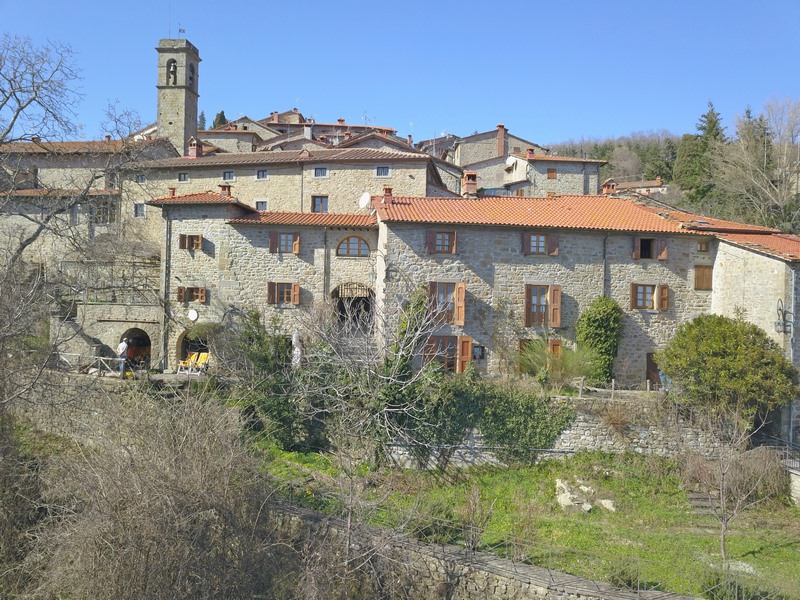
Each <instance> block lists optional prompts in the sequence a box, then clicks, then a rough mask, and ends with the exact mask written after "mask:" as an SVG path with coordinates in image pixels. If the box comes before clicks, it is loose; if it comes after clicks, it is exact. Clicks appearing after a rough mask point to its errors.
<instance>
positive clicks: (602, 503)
mask: <svg viewBox="0 0 800 600" xmlns="http://www.w3.org/2000/svg"><path fill="white" fill-rule="evenodd" d="M596 504H597V505H598V506H599V507H601V508H605V509H606V510H607V511H609V512H617V508H616V507H615V506H614V501H613V500H605V499H604V500H598V501H597V502H596Z"/></svg>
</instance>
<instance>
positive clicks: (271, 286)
mask: <svg viewBox="0 0 800 600" xmlns="http://www.w3.org/2000/svg"><path fill="white" fill-rule="evenodd" d="M277 296H278V286H277V285H276V283H275V282H274V281H270V282H269V283H267V304H277V303H278V300H277Z"/></svg>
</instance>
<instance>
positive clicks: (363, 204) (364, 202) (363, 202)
mask: <svg viewBox="0 0 800 600" xmlns="http://www.w3.org/2000/svg"><path fill="white" fill-rule="evenodd" d="M370 200H372V196H370V195H369V192H364V193H363V194H361V197H360V198H359V199H358V208H367V206H369V202H370Z"/></svg>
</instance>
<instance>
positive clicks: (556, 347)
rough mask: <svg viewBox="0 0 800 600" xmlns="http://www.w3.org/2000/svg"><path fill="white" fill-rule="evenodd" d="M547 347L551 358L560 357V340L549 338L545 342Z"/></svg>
mask: <svg viewBox="0 0 800 600" xmlns="http://www.w3.org/2000/svg"><path fill="white" fill-rule="evenodd" d="M547 345H548V347H549V348H550V354H552V355H553V356H556V357H558V356H561V340H558V339H555V338H550V339H549V340H547Z"/></svg>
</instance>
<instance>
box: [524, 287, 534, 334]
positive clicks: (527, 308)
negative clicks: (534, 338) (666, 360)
mask: <svg viewBox="0 0 800 600" xmlns="http://www.w3.org/2000/svg"><path fill="white" fill-rule="evenodd" d="M532 324H533V323H531V285H530V284H527V285H526V286H525V327H530V326H531V325H532Z"/></svg>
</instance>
